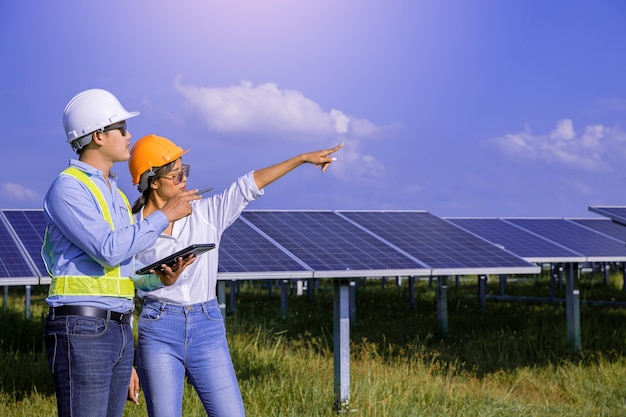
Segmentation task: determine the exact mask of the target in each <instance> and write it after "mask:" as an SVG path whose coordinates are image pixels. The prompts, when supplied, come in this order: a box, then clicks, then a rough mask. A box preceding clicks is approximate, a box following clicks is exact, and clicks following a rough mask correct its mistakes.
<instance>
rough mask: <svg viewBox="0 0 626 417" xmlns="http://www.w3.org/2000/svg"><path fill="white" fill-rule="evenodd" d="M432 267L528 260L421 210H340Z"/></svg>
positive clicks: (487, 265)
mask: <svg viewBox="0 0 626 417" xmlns="http://www.w3.org/2000/svg"><path fill="white" fill-rule="evenodd" d="M340 213H341V214H342V215H345V216H346V217H348V218H349V219H351V220H353V221H355V222H357V223H359V224H360V225H362V226H364V227H365V228H367V229H369V230H371V231H372V232H374V233H375V234H377V235H378V236H380V237H382V238H383V239H385V240H387V241H388V242H390V243H391V244H393V245H395V246H397V247H398V248H400V249H402V250H404V251H406V252H407V253H408V254H410V255H412V256H414V257H416V258H417V259H419V260H420V261H422V262H424V263H425V264H426V265H428V266H430V267H432V268H441V269H444V268H448V269H452V268H506V267H529V266H532V265H531V264H530V263H528V262H527V261H525V260H524V259H521V258H519V257H517V256H515V255H513V254H512V253H509V252H506V251H504V250H502V249H499V248H498V247H496V246H494V245H492V244H491V243H489V242H487V241H485V240H483V239H480V238H478V237H476V236H474V235H472V234H470V233H468V232H466V231H464V230H461V229H459V228H458V227H456V226H454V225H452V224H450V223H448V222H446V221H445V220H443V219H440V218H438V217H436V216H434V215H432V214H430V213H428V212H425V211H389V212H386V211H385V212H383V211H373V212H361V211H354V212H350V211H340Z"/></svg>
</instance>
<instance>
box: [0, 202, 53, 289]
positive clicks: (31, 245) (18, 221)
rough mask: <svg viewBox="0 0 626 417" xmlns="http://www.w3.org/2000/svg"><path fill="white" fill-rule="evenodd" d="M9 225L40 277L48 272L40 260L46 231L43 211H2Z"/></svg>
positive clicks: (45, 275)
mask: <svg viewBox="0 0 626 417" xmlns="http://www.w3.org/2000/svg"><path fill="white" fill-rule="evenodd" d="M2 213H3V214H4V215H5V217H6V218H7V220H8V221H9V224H10V225H11V227H12V228H13V230H15V233H17V235H18V237H19V239H20V240H21V241H22V244H23V245H24V247H25V248H26V251H27V252H28V254H29V255H30V257H31V258H32V260H33V262H34V263H35V265H37V268H38V270H39V273H40V274H41V276H42V277H47V276H48V272H47V271H46V267H45V265H44V263H43V260H42V259H41V245H42V244H43V236H44V233H45V231H46V222H45V219H44V216H43V210H2Z"/></svg>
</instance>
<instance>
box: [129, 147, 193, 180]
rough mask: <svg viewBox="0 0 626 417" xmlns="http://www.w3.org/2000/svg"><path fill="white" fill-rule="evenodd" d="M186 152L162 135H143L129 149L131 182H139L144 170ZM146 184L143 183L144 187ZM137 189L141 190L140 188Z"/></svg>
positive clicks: (171, 160)
mask: <svg viewBox="0 0 626 417" xmlns="http://www.w3.org/2000/svg"><path fill="white" fill-rule="evenodd" d="M187 152H189V149H187V150H183V148H181V147H180V146H178V145H176V144H175V143H174V142H172V141H171V140H169V139H167V138H164V137H163V136H157V135H148V136H144V137H143V138H141V139H139V140H138V141H137V142H136V143H135V144H134V145H133V147H132V149H131V150H130V159H129V160H128V169H129V170H130V176H131V177H132V179H133V184H134V185H137V184H139V181H140V179H141V175H142V174H143V173H144V172H146V171H152V170H153V169H154V168H158V167H162V166H163V165H166V164H169V163H170V162H174V161H175V160H177V159H178V158H180V157H181V156H183V155H184V154H186V153H187ZM147 185H148V184H145V187H147ZM145 187H144V189H145ZM140 188H141V187H140ZM139 191H141V192H143V190H141V189H140V190H139Z"/></svg>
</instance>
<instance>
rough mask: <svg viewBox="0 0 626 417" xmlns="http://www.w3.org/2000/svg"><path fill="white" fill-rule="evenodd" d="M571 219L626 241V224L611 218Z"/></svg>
mask: <svg viewBox="0 0 626 417" xmlns="http://www.w3.org/2000/svg"><path fill="white" fill-rule="evenodd" d="M570 221H572V222H574V223H576V224H580V225H581V226H585V227H588V228H590V229H593V230H596V231H598V232H600V233H604V234H605V235H607V236H611V237H614V238H615V239H619V240H621V241H622V242H626V226H624V225H621V224H619V223H615V222H614V221H612V220H609V219H570Z"/></svg>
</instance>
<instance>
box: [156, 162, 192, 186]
mask: <svg viewBox="0 0 626 417" xmlns="http://www.w3.org/2000/svg"><path fill="white" fill-rule="evenodd" d="M189 170H191V165H187V164H183V165H182V167H181V169H180V171H178V172H177V173H175V174H172V175H159V177H158V178H167V179H170V180H172V182H173V183H174V185H178V184H180V182H181V181H182V180H183V178H189Z"/></svg>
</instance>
